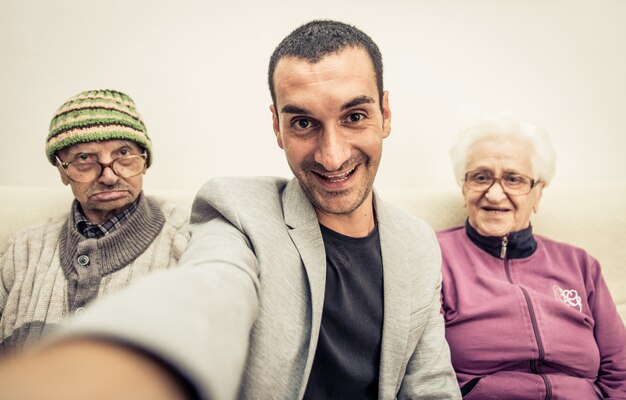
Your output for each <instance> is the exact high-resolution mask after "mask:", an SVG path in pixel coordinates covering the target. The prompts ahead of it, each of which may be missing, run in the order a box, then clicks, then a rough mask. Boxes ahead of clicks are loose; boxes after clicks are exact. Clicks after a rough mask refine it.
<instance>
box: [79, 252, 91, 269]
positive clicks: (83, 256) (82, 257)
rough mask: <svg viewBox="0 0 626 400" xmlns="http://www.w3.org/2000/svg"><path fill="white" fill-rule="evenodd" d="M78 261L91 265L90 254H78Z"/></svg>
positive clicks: (84, 265) (83, 264)
mask: <svg viewBox="0 0 626 400" xmlns="http://www.w3.org/2000/svg"><path fill="white" fill-rule="evenodd" d="M76 261H78V264H79V265H82V266H83V267H86V266H87V265H89V256H86V255H84V254H82V255H80V256H78V259H76Z"/></svg>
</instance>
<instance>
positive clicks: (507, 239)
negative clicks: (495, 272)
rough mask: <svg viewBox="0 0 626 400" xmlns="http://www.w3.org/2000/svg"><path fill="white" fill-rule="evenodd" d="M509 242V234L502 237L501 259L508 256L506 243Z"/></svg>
mask: <svg viewBox="0 0 626 400" xmlns="http://www.w3.org/2000/svg"><path fill="white" fill-rule="evenodd" d="M508 243H509V236H508V235H507V236H503V237H502V247H501V248H500V259H504V258H505V257H506V245H507V244H508Z"/></svg>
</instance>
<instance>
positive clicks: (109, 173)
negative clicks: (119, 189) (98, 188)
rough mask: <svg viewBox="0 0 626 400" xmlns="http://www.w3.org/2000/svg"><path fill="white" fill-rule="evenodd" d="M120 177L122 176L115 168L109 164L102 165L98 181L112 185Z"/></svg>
mask: <svg viewBox="0 0 626 400" xmlns="http://www.w3.org/2000/svg"><path fill="white" fill-rule="evenodd" d="M119 179H120V177H119V176H117V174H116V173H115V172H114V171H113V168H111V166H110V165H107V166H103V167H102V173H101V174H100V176H99V177H98V182H100V183H102V184H103V185H107V186H111V185H115V184H116V183H117V181H118V180H119Z"/></svg>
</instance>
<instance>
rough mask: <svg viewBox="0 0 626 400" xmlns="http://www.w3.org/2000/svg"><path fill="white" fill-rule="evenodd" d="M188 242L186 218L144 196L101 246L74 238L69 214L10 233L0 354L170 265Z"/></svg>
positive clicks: (1, 266)
mask: <svg viewBox="0 0 626 400" xmlns="http://www.w3.org/2000/svg"><path fill="white" fill-rule="evenodd" d="M188 241H189V231H188V215H187V214H186V213H185V212H183V211H182V210H180V209H178V208H176V206H175V205H173V204H172V203H169V202H162V201H158V200H155V199H153V198H150V197H147V196H142V198H141V200H140V202H139V204H138V207H137V210H135V212H134V213H133V214H132V215H131V216H130V217H129V219H128V220H126V221H125V222H124V223H123V224H122V226H120V227H119V228H117V229H116V230H115V231H114V232H112V233H111V234H109V235H107V236H105V237H103V238H100V239H87V238H85V237H83V236H82V235H80V234H79V233H78V232H77V231H76V229H75V227H74V225H73V224H72V218H71V215H70V213H68V214H66V215H63V216H58V217H53V218H50V219H48V220H47V221H44V222H43V223H40V224H37V225H34V226H32V227H29V228H27V229H25V230H23V231H21V232H19V233H17V234H15V235H14V236H13V237H12V238H11V240H10V241H9V243H8V245H7V247H6V248H5V249H3V250H2V255H1V256H0V314H1V316H2V318H1V320H0V343H1V344H0V347H1V348H2V349H0V352H4V351H6V350H8V349H10V348H15V347H21V346H23V345H24V344H27V343H30V342H35V341H37V340H38V339H39V338H40V336H42V335H43V334H44V333H46V332H48V331H50V330H52V329H53V328H54V327H55V326H58V325H61V324H64V323H65V321H66V320H67V318H68V317H70V316H72V315H74V314H76V315H79V314H80V313H81V312H82V311H83V307H84V306H86V305H87V304H88V303H89V302H91V301H93V300H94V299H96V298H98V297H100V296H102V295H104V294H106V293H110V292H113V291H116V290H118V289H121V288H123V287H125V286H127V285H128V284H130V283H131V282H133V281H134V280H136V279H137V278H139V277H140V276H142V275H145V274H146V273H148V272H151V271H155V270H159V269H164V268H169V267H172V266H175V265H177V263H178V259H179V258H180V256H181V254H182V252H183V251H184V250H185V248H186V247H187V242H188Z"/></svg>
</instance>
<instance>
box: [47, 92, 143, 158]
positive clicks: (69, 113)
mask: <svg viewBox="0 0 626 400" xmlns="http://www.w3.org/2000/svg"><path fill="white" fill-rule="evenodd" d="M110 139H121V140H124V139H125V140H132V141H134V142H136V143H138V144H139V145H140V146H141V147H143V148H144V149H146V153H147V155H148V159H147V166H148V167H149V166H150V164H151V163H152V149H151V142H150V137H148V132H147V130H146V126H145V125H144V123H143V120H142V119H141V115H139V113H138V112H137V110H136V109H135V102H133V99H131V98H130V97H128V96H127V95H125V94H124V93H120V92H117V91H115V90H90V91H87V92H82V93H79V94H77V95H76V96H74V97H72V98H70V99H69V100H67V101H66V102H65V104H63V105H62V106H61V108H59V109H58V110H57V112H56V113H55V114H54V117H53V118H52V121H51V122H50V133H49V134H48V139H47V141H46V156H47V157H48V160H50V162H51V163H52V165H56V160H55V158H54V154H55V153H56V152H57V151H59V150H61V149H64V148H66V147H70V146H73V145H75V144H77V143H84V142H94V141H100V140H110Z"/></svg>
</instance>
